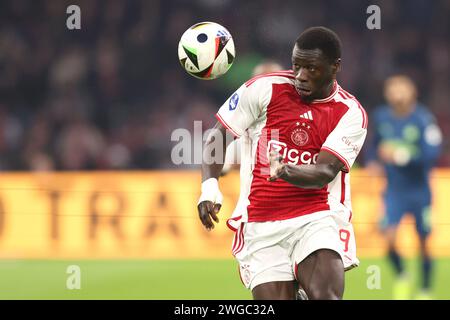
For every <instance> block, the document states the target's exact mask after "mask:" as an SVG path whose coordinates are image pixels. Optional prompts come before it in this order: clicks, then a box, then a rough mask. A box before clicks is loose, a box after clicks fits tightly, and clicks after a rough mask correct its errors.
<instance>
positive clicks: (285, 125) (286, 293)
mask: <svg viewBox="0 0 450 320" xmlns="http://www.w3.org/2000/svg"><path fill="white" fill-rule="evenodd" d="M340 57H341V43H340V40H339V38H338V36H337V35H336V34H335V33H334V32H333V31H331V30H330V29H327V28H324V27H314V28H309V29H307V30H305V31H304V32H303V33H302V34H301V35H300V37H299V38H298V39H297V41H296V43H295V45H294V49H293V52H292V67H293V70H292V71H280V72H274V73H270V74H266V75H261V76H258V77H255V78H253V79H251V80H249V81H247V82H246V83H245V84H243V85H242V86H241V87H240V88H239V89H238V90H237V91H236V92H235V93H233V94H232V95H231V97H230V98H229V99H228V100H227V101H226V102H225V103H224V104H223V105H222V107H221V108H220V110H219V111H218V113H217V114H216V117H217V119H218V120H219V121H218V122H217V123H216V125H215V127H214V129H213V130H212V131H211V134H210V136H209V137H208V139H207V141H206V143H205V146H204V154H203V159H204V162H203V165H202V181H203V182H202V188H201V189H202V194H201V196H200V199H199V201H198V213H199V217H200V220H201V222H202V224H203V225H204V226H205V227H206V228H207V229H208V230H211V229H213V228H214V222H216V223H217V222H218V221H219V220H218V217H217V214H218V212H219V210H220V207H221V204H222V194H221V192H220V190H219V185H218V178H219V175H220V173H221V171H222V167H223V159H224V157H222V159H221V161H219V162H217V161H214V160H215V159H213V156H212V155H213V154H214V155H215V154H216V153H217V150H216V148H215V147H216V146H215V142H217V141H222V142H223V146H222V148H221V149H220V150H225V149H226V141H227V139H223V137H224V135H225V134H226V133H227V132H230V133H232V134H233V135H235V136H237V137H241V139H242V141H241V143H242V146H241V172H240V173H241V186H240V187H241V194H240V197H239V201H238V204H237V206H236V209H235V211H234V212H233V216H232V218H231V219H229V220H228V222H227V224H228V226H229V227H230V228H232V229H233V230H235V232H236V233H235V237H234V242H233V255H234V256H235V257H236V259H237V260H238V262H239V265H240V276H241V279H242V281H243V283H244V284H245V286H246V287H247V288H249V289H250V290H252V294H253V298H254V299H295V298H296V294H297V288H298V285H300V286H301V287H302V288H303V289H304V290H305V292H306V293H307V295H308V298H310V299H342V297H343V293H344V271H345V270H348V269H350V268H352V267H354V266H356V265H358V263H359V261H358V259H357V258H356V248H355V239H354V234H353V228H352V225H351V223H350V220H351V201H350V189H349V182H350V178H349V170H350V168H351V166H352V164H353V163H354V161H355V160H356V157H357V156H358V153H359V151H360V149H361V147H362V144H363V143H364V140H365V137H366V134H367V115H366V113H365V111H364V109H363V108H362V107H361V105H360V104H359V102H358V101H357V100H356V99H355V97H353V96H352V95H350V94H349V93H348V92H346V91H345V90H343V89H342V88H341V87H340V86H339V85H338V83H337V81H336V74H337V72H338V71H339V70H340V65H341V59H340Z"/></svg>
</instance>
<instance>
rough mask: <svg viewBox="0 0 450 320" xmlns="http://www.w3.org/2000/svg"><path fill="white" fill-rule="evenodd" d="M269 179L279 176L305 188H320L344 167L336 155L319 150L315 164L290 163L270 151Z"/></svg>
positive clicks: (273, 179) (272, 179)
mask: <svg viewBox="0 0 450 320" xmlns="http://www.w3.org/2000/svg"><path fill="white" fill-rule="evenodd" d="M269 160H270V177H269V178H268V180H269V181H275V180H276V179H278V178H280V179H283V180H285V181H287V182H289V183H291V184H293V185H296V186H298V187H301V188H305V189H321V188H323V187H324V186H326V185H327V184H328V183H330V182H331V181H333V179H334V178H335V177H336V175H337V174H338V173H339V171H341V170H343V169H344V168H345V165H344V163H343V162H342V160H340V159H339V158H338V157H336V156H334V155H333V154H331V153H329V152H325V151H321V152H320V153H319V156H318V158H317V163H316V164H308V165H292V164H286V163H283V162H282V158H281V156H280V155H279V154H278V153H276V152H274V151H272V152H271V153H270V158H269Z"/></svg>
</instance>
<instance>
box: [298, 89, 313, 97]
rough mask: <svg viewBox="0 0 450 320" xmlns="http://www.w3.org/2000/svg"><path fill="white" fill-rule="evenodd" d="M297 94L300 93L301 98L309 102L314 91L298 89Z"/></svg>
mask: <svg viewBox="0 0 450 320" xmlns="http://www.w3.org/2000/svg"><path fill="white" fill-rule="evenodd" d="M296 89H297V92H298V93H299V95H300V97H302V98H303V99H305V100H309V99H311V98H312V95H313V91H312V90H311V89H306V88H299V87H297V88H296Z"/></svg>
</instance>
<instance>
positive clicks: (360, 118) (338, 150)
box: [321, 108, 367, 172]
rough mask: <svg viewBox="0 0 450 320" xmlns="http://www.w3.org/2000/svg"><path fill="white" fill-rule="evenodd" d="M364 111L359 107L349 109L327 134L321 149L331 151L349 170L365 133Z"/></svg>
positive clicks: (359, 149)
mask: <svg viewBox="0 0 450 320" xmlns="http://www.w3.org/2000/svg"><path fill="white" fill-rule="evenodd" d="M364 117H365V113H364V111H363V110H361V109H359V108H354V109H349V110H348V111H347V112H346V113H345V114H344V116H342V118H341V119H340V120H339V122H338V124H337V125H336V127H335V128H334V130H333V131H332V132H331V133H330V134H329V136H328V137H327V139H326V140H325V142H324V144H323V145H322V148H321V150H323V151H327V152H329V153H332V154H333V155H335V156H336V157H338V158H339V159H340V160H341V161H342V162H343V163H344V165H345V169H343V170H344V171H346V172H349V171H350V168H351V167H352V165H353V163H354V162H355V160H356V157H357V156H358V154H359V152H360V151H361V148H362V146H363V144H364V140H365V139H366V135H367V128H366V127H367V126H366V125H365V122H366V121H365V119H364Z"/></svg>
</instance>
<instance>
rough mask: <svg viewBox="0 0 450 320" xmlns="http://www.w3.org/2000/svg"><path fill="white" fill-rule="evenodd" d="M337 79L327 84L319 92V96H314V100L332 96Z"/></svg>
mask: <svg viewBox="0 0 450 320" xmlns="http://www.w3.org/2000/svg"><path fill="white" fill-rule="evenodd" d="M336 86H337V83H336V79H333V80H332V81H331V82H330V83H329V84H328V85H326V86H325V87H324V88H323V89H322V90H321V92H320V93H319V94H317V97H315V98H314V100H323V99H326V98H328V97H330V96H331V95H332V94H333V92H334V90H336Z"/></svg>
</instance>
